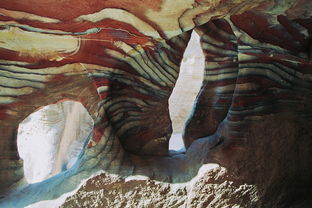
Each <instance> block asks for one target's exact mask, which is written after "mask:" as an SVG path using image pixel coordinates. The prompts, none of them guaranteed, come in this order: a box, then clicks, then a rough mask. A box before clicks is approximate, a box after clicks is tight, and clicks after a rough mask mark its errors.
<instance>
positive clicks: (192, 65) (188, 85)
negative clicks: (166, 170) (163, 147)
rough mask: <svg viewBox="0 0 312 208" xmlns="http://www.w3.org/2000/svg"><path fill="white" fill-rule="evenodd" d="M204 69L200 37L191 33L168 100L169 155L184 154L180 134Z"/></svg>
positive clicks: (189, 112)
mask: <svg viewBox="0 0 312 208" xmlns="http://www.w3.org/2000/svg"><path fill="white" fill-rule="evenodd" d="M204 68H205V56H204V54H203V51H202V49H201V47H200V37H199V35H198V34H197V33H196V32H195V31H193V32H192V36H191V39H190V41H189V43H188V46H187V48H186V50H185V52H184V55H183V59H182V63H181V67H180V73H179V77H178V80H177V82H176V85H175V87H174V89H173V91H172V94H171V96H170V98H169V113H170V118H171V121H172V128H173V132H172V135H171V138H170V141H169V151H170V152H171V154H174V153H181V152H185V146H184V143H183V139H182V132H183V129H184V125H185V122H186V121H187V119H188V117H189V116H190V114H191V112H192V109H193V104H194V101H195V98H196V96H197V94H198V92H199V90H200V87H201V84H202V81H203V76H204Z"/></svg>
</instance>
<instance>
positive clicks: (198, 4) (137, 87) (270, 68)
mask: <svg viewBox="0 0 312 208" xmlns="http://www.w3.org/2000/svg"><path fill="white" fill-rule="evenodd" d="M0 13H1V15H0V196H1V197H0V207H14V208H16V207H27V206H44V207H50V205H49V206H48V205H43V204H44V203H48V202H52V201H53V200H56V201H58V205H60V204H61V203H63V202H64V200H65V198H67V199H66V201H65V202H64V205H63V206H64V207H66V206H68V207H70V206H72V207H75V206H80V207H93V206H98V207H105V206H112V207H114V206H115V207H118V206H124V207H127V206H128V207H137V206H139V207H140V206H141V207H148V206H150V207H155V206H156V207H157V206H158V205H159V207H161V206H163V207H170V206H171V207H309V206H311V204H309V203H311V201H309V198H310V196H309V194H310V193H312V192H311V187H312V186H311V184H312V172H311V170H312V168H311V164H312V162H311V158H312V148H311V140H312V139H311V137H312V136H311V135H312V132H311V131H312V130H311V128H310V126H311V115H312V113H311V112H312V106H311V103H312V94H311V90H312V87H311V86H312V85H311V83H312V73H311V68H312V62H311V48H312V45H311V39H312V38H311V37H312V36H311V34H312V29H311V28H312V3H311V1H310V0H290V1H274V0H268V1H267V0H252V1H247V0H235V1H234V0H233V1H232V0H228V1H221V0H187V1H185V2H183V3H180V2H177V1H176V0H157V1H149V0H143V1H140V3H137V2H136V3H135V4H134V2H133V1H130V0H120V1H115V0H107V1H98V0H91V1H84V0H78V1H77V0H76V1H72V0H63V1H58V2H56V1H54V0H49V1H44V2H43V1H42V2H41V1H40V2H38V1H34V0H19V1H11V0H2V1H1V5H0ZM194 30H195V31H196V32H197V33H198V34H199V36H200V45H201V49H202V50H203V54H204V59H205V69H204V76H203V79H202V83H201V87H200V90H199V93H198V94H197V96H196V99H195V102H194V105H193V109H192V113H191V115H190V116H189V118H188V120H187V122H186V123H185V127H184V128H183V141H184V143H185V146H186V149H187V150H186V152H185V154H176V155H170V154H169V153H168V143H169V138H170V136H171V134H172V131H173V129H172V124H171V119H170V116H169V109H168V99H169V97H170V95H171V93H172V91H173V88H174V87H175V85H176V80H177V78H178V75H179V72H180V66H181V61H182V58H183V53H184V51H185V49H186V47H187V44H188V42H189V40H190V37H191V33H192V31H194ZM186 82H187V81H186ZM177 85H178V84H177ZM184 87H185V88H188V87H190V85H189V83H185V84H184ZM65 100H70V101H76V102H79V103H81V104H82V105H83V106H84V107H85V108H86V109H87V111H88V113H89V114H90V116H91V117H92V119H93V120H94V127H93V129H92V134H91V138H86V139H88V144H87V145H86V146H85V147H84V148H83V150H82V152H81V155H80V156H79V157H78V159H77V161H76V162H75V163H74V164H73V166H72V167H71V168H68V169H66V170H65V169H64V170H63V171H62V172H60V173H59V174H56V175H55V176H53V177H51V178H49V179H47V180H44V181H42V182H40V183H34V184H29V183H27V181H26V180H25V174H24V172H23V161H22V160H21V158H20V157H19V154H18V149H17V145H16V139H17V138H16V137H17V130H18V126H19V124H20V122H21V121H23V120H24V119H25V118H26V117H27V116H28V115H29V114H31V113H33V112H35V111H37V110H38V109H39V108H41V107H43V106H47V105H50V104H54V103H58V102H60V101H65ZM74 139H76V138H74ZM212 164H217V165H216V166H213V165H212ZM62 200H63V201H62Z"/></svg>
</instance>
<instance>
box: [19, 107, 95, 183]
mask: <svg viewBox="0 0 312 208" xmlns="http://www.w3.org/2000/svg"><path fill="white" fill-rule="evenodd" d="M92 128H93V119H92V118H91V116H90V115H89V113H88V111H87V110H86V109H85V108H84V106H83V105H82V104H81V103H78V102H74V101H64V102H59V103H57V104H51V105H48V106H45V107H43V108H41V109H40V110H38V111H36V112H33V113H32V114H30V115H29V116H28V117H26V118H25V119H24V120H23V121H22V122H21V123H20V125H19V128H18V136H17V146H18V151H19V155H20V157H21V158H22V159H23V160H24V174H25V178H26V180H27V182H28V183H36V182H40V181H43V180H45V179H47V178H49V177H51V176H54V175H56V174H58V173H60V172H62V171H64V170H67V169H69V168H70V167H72V166H73V165H74V163H75V162H76V161H77V159H78V157H79V155H80V153H81V150H82V149H83V146H84V144H85V143H86V139H87V138H88V136H89V134H90V133H91V131H92Z"/></svg>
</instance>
